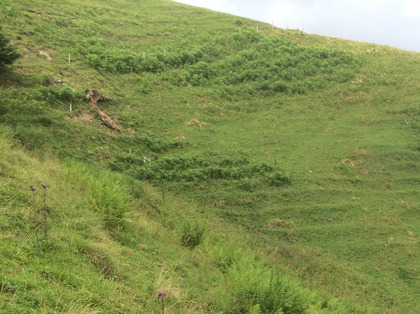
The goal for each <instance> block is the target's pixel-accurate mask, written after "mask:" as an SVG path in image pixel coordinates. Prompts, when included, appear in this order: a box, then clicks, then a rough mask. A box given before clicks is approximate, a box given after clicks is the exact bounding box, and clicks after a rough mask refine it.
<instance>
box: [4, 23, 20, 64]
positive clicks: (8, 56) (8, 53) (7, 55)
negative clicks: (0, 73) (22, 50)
mask: <svg viewBox="0 0 420 314" xmlns="http://www.w3.org/2000/svg"><path fill="white" fill-rule="evenodd" d="M0 31H1V27H0ZM19 57H20V55H19V53H18V52H17V51H16V49H15V48H14V47H12V46H10V42H9V40H8V39H7V38H6V37H4V35H3V34H1V33H0V70H3V69H4V67H6V66H7V65H9V64H12V63H13V62H14V61H15V60H16V59H17V58H19Z"/></svg>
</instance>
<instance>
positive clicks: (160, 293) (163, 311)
mask: <svg viewBox="0 0 420 314" xmlns="http://www.w3.org/2000/svg"><path fill="white" fill-rule="evenodd" d="M165 297H166V293H165V291H159V292H158V294H157V299H160V301H161V302H162V314H165Z"/></svg>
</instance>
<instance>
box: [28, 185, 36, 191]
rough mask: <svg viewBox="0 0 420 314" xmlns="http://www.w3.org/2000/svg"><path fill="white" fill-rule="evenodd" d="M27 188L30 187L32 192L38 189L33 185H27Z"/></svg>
mask: <svg viewBox="0 0 420 314" xmlns="http://www.w3.org/2000/svg"><path fill="white" fill-rule="evenodd" d="M29 189H30V190H31V191H32V192H35V191H36V190H38V188H37V187H36V186H33V185H31V186H29Z"/></svg>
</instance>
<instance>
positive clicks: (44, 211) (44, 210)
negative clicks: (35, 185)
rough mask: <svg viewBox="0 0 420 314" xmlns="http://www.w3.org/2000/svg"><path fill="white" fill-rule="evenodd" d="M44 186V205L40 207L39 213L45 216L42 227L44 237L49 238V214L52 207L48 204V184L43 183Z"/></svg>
mask: <svg viewBox="0 0 420 314" xmlns="http://www.w3.org/2000/svg"><path fill="white" fill-rule="evenodd" d="M41 186H42V188H43V189H44V206H42V207H41V208H40V209H39V213H40V214H41V215H42V216H43V218H44V222H43V226H42V228H43V229H44V237H45V239H47V238H48V215H49V214H50V209H49V207H48V206H47V190H48V186H47V185H46V184H44V183H41Z"/></svg>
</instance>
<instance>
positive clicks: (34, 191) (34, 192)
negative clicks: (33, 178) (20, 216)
mask: <svg viewBox="0 0 420 314" xmlns="http://www.w3.org/2000/svg"><path fill="white" fill-rule="evenodd" d="M29 189H30V190H31V191H32V207H35V194H36V191H37V190H38V188H37V187H36V186H33V185H30V186H29Z"/></svg>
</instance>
